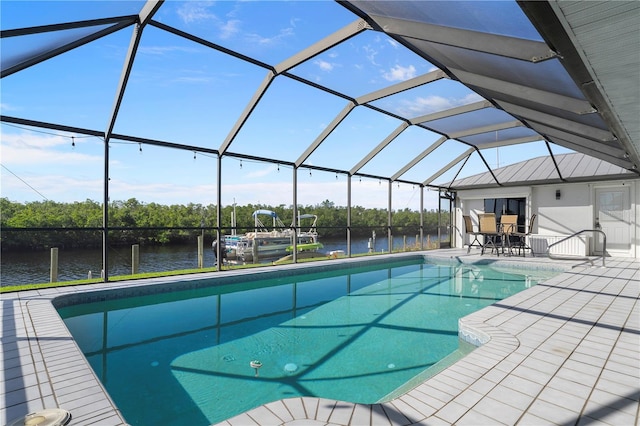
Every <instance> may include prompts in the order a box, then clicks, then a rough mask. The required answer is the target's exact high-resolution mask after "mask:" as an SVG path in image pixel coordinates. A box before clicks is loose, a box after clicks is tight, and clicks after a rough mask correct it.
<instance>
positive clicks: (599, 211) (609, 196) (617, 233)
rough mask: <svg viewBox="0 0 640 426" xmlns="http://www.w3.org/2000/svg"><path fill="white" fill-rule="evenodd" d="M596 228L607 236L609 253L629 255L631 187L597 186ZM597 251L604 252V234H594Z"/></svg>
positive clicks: (598, 252)
mask: <svg viewBox="0 0 640 426" xmlns="http://www.w3.org/2000/svg"><path fill="white" fill-rule="evenodd" d="M595 201H596V202H595V209H596V211H595V228H596V229H601V230H602V231H603V232H604V233H605V235H606V236H607V253H608V254H613V255H617V256H629V255H630V250H631V189H630V187H629V186H620V187H616V188H596V192H595ZM594 239H595V244H594V248H595V252H596V253H597V254H602V249H603V247H602V246H603V238H602V235H600V234H596V235H594Z"/></svg>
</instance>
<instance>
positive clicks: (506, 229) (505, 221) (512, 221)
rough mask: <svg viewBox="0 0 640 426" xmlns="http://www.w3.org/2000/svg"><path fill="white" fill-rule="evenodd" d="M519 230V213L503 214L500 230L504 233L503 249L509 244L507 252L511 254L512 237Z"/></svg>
mask: <svg viewBox="0 0 640 426" xmlns="http://www.w3.org/2000/svg"><path fill="white" fill-rule="evenodd" d="M517 230H518V215H517V214H503V215H502V217H501V218H500V232H501V233H502V241H501V242H502V249H503V250H504V246H505V245H506V246H507V253H508V254H509V256H511V254H512V253H511V238H512V236H513V233H514V232H516V231H517Z"/></svg>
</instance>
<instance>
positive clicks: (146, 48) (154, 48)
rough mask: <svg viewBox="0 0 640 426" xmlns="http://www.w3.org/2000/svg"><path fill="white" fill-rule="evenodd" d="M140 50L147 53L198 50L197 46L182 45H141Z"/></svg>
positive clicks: (157, 53) (192, 51)
mask: <svg viewBox="0 0 640 426" xmlns="http://www.w3.org/2000/svg"><path fill="white" fill-rule="evenodd" d="M138 50H139V52H141V53H145V54H147V55H165V54H167V53H171V52H184V53H195V52H197V51H198V50H197V49H195V48H189V47H182V46H144V45H142V46H140V48H139V49H138Z"/></svg>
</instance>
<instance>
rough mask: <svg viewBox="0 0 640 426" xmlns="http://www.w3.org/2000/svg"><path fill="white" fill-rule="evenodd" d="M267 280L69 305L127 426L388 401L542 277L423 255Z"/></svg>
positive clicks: (70, 323) (76, 333) (71, 322)
mask: <svg viewBox="0 0 640 426" xmlns="http://www.w3.org/2000/svg"><path fill="white" fill-rule="evenodd" d="M258 275H259V276H255V275H254V276H253V277H252V276H251V275H247V276H246V280H243V281H242V282H241V283H237V282H235V283H230V284H224V281H223V282H217V284H219V285H215V286H208V287H206V286H205V287H201V288H198V289H190V290H181V291H174V292H171V293H161V294H150V295H139V294H137V293H135V294H136V296H132V297H124V298H123V297H120V296H118V297H116V298H114V299H111V300H106V301H101V302H91V303H84V304H77V305H70V306H65V307H62V308H59V313H60V315H61V316H62V318H64V321H65V324H66V325H67V327H68V328H69V330H70V332H71V333H72V335H73V337H74V339H75V340H76V342H77V343H78V345H79V346H80V348H81V349H82V351H83V353H84V354H85V356H86V357H87V359H88V360H89V362H90V363H91V366H92V367H93V369H94V371H95V372H96V374H97V376H98V377H100V379H101V380H102V381H103V383H104V384H105V387H106V388H107V390H108V392H109V394H110V395H111V397H112V398H113V399H114V401H115V402H116V404H117V405H118V407H119V409H120V410H121V411H122V413H123V415H124V416H125V417H126V419H127V422H128V423H129V424H131V425H148V424H162V425H167V426H169V425H185V424H188V425H200V424H201V425H209V424H212V423H217V422H220V421H222V420H224V419H225V418H229V417H231V416H234V415H237V414H239V413H240V412H243V411H246V410H248V409H251V408H254V407H256V406H258V405H260V404H264V403H268V402H271V401H273V400H277V399H281V398H287V397H296V396H318V397H322V398H330V399H339V400H346V401H352V402H359V403H365V404H371V403H375V402H377V401H387V400H389V399H391V398H392V394H398V393H404V392H405V391H406V390H407V389H409V388H411V387H413V386H415V383H414V384H411V383H413V382H411V383H408V382H410V381H411V380H412V379H415V380H420V381H422V380H425V379H426V377H427V376H428V375H431V374H434V371H433V370H429V368H430V367H432V366H437V365H438V363H439V362H440V360H442V359H444V358H445V357H447V356H448V355H449V354H451V353H452V352H454V351H456V350H457V348H458V347H459V340H458V331H457V326H458V319H459V318H460V317H463V316H465V315H468V314H470V313H471V312H474V311H476V310H478V309H482V308H483V307H485V306H488V305H490V304H492V303H494V302H495V301H497V300H501V299H502V298H504V297H507V296H509V295H511V294H514V293H517V292H518V291H521V290H523V289H525V288H527V287H529V286H530V285H533V284H535V282H534V281H531V280H530V279H528V277H525V276H524V275H522V274H517V273H514V272H505V271H499V270H495V269H492V268H490V267H485V266H479V267H476V266H471V267H469V266H466V265H455V266H449V265H431V264H423V263H422V262H420V261H416V260H400V261H393V262H382V263H378V262H376V263H375V264H374V265H368V266H357V265H354V267H353V268H351V269H349V270H348V271H346V270H339V271H331V270H324V271H322V272H314V273H312V274H299V275H294V276H286V277H283V276H279V275H278V276H272V275H270V274H269V273H267V274H258ZM223 280H224V279H223ZM479 283H481V285H479ZM137 291H138V290H136V292H137ZM132 293H134V292H133V291H132ZM404 348H411V350H403V349H404ZM253 360H257V361H259V362H260V364H261V367H260V371H259V374H256V373H257V372H256V371H255V369H254V368H253V366H252V362H253ZM435 372H437V371H435ZM178 413H179V415H177V414H178Z"/></svg>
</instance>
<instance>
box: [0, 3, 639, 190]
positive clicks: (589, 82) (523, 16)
mask: <svg viewBox="0 0 640 426" xmlns="http://www.w3.org/2000/svg"><path fill="white" fill-rule="evenodd" d="M52 3H55V2H52ZM122 3H123V6H122V7H123V8H124V7H125V6H126V7H127V8H132V6H133V9H134V10H133V11H131V10H128V11H127V12H125V13H122V14H121V15H113V16H99V17H91V19H80V20H78V19H76V20H73V19H70V20H69V21H68V22H54V23H46V24H41V23H35V22H36V21H34V24H33V25H23V26H20V27H12V26H11V20H10V18H7V17H6V16H5V17H4V18H3V20H2V44H3V45H2V51H3V53H2V67H1V76H2V79H3V87H4V86H5V81H6V83H9V82H10V77H12V76H14V75H18V74H19V73H21V72H24V71H26V70H28V69H30V68H32V67H35V66H37V65H39V64H41V63H44V62H46V61H49V60H51V59H52V58H55V57H57V56H59V55H63V54H66V53H68V52H71V51H73V50H75V49H77V48H79V47H82V46H84V45H87V44H90V43H93V42H95V41H97V40H100V39H101V38H102V37H105V36H107V35H110V34H114V33H116V32H121V31H124V30H127V29H133V32H132V34H131V39H130V43H129V45H128V47H127V50H128V52H127V55H126V57H125V60H124V63H123V64H122V71H121V76H120V82H119V83H118V85H117V88H116V92H115V93H114V97H113V98H111V99H105V102H106V103H110V104H112V105H113V106H112V108H111V109H110V112H109V114H108V116H107V117H105V120H104V121H102V122H106V123H107V124H106V126H105V127H104V128H99V127H91V126H87V125H85V124H84V123H83V122H82V121H74V119H72V118H69V121H68V122H53V121H47V120H46V119H41V118H35V117H30V116H19V115H11V116H10V115H6V114H3V115H2V117H1V119H2V122H5V123H13V124H20V125H28V126H34V127H41V128H48V129H55V130H58V131H66V132H75V133H80V134H87V135H96V136H101V137H104V139H105V141H106V142H107V143H108V142H109V141H111V140H121V141H127V142H131V143H136V144H138V143H139V144H149V145H156V146H163V147H170V148H178V149H184V150H188V151H194V152H196V151H197V152H205V153H210V154H215V155H219V156H230V157H235V158H240V159H242V158H245V159H255V160H260V161H267V162H272V163H278V164H287V165H290V166H293V167H294V168H300V167H305V168H309V169H314V168H315V169H320V170H326V171H331V172H334V171H335V172H336V173H338V172H339V173H345V174H348V175H349V176H357V175H360V176H367V177H375V178H381V179H388V180H389V181H398V182H408V183H417V184H420V185H427V186H439V185H438V184H437V183H436V182H438V181H443V179H444V181H447V182H451V181H455V182H454V185H453V187H455V186H457V185H458V184H460V185H463V186H465V185H467V184H473V185H502V184H505V183H511V182H520V181H521V180H522V179H523V178H525V177H526V176H525V170H519V172H518V173H513V172H512V167H506V168H499V167H498V168H496V169H494V167H492V166H491V165H490V164H489V163H490V162H489V161H488V159H487V156H486V154H485V152H486V150H487V149H489V148H502V147H509V146H518V145H520V144H527V143H531V142H535V141H538V142H539V143H543V144H545V145H546V148H547V150H548V153H549V155H550V156H551V159H550V160H542V159H534V160H531V161H528V162H525V163H524V164H522V165H524V166H525V168H529V167H531V166H532V165H535V164H537V162H540V165H539V166H537V167H536V172H535V173H533V172H532V173H531V174H530V175H529V176H528V179H529V180H531V181H534V182H542V181H545V180H555V179H558V173H560V175H562V178H565V179H568V180H570V179H572V178H576V179H577V178H580V176H578V175H574V173H577V172H575V171H574V172H567V173H566V176H565V170H564V169H563V167H564V162H565V157H564V156H558V155H555V154H554V147H555V146H559V147H563V148H567V149H569V150H573V151H575V152H579V153H582V154H585V155H588V156H591V157H593V158H596V159H598V160H601V161H599V162H597V163H598V165H597V168H596V169H595V170H594V171H598V170H600V168H604V169H607V172H606V173H605V175H610V174H614V175H615V174H616V173H618V174H620V175H621V176H627V175H628V173H626V172H625V170H630V171H632V173H634V174H635V176H638V173H639V172H638V167H639V166H640V136H639V135H640V131H639V127H640V125H639V122H638V121H639V119H640V118H639V117H640V111H639V108H640V96H639V90H640V53H639V52H640V49H639V46H638V44H639V43H638V41H639V40H640V2H638V1H635V0H633V1H589V2H576V1H558V2H555V1H554V2H547V1H532V2H525V1H520V2H511V1H499V2H483V1H341V2H338V3H334V4H333V5H334V6H335V7H338V8H341V9H342V11H340V13H344V12H345V11H348V12H350V13H352V14H353V21H352V22H351V23H350V24H348V25H346V26H344V27H343V28H340V29H337V30H333V32H331V33H330V34H329V35H327V36H325V37H324V38H321V39H319V40H318V41H317V42H316V43H315V44H313V45H310V46H304V47H302V48H301V49H300V50H298V51H297V52H295V53H293V54H292V55H290V56H289V57H288V58H273V59H272V61H273V62H266V61H265V60H263V59H261V58H259V57H257V56H253V57H252V56H250V55H248V54H244V53H241V52H239V51H237V50H234V49H233V45H232V43H230V44H229V45H228V46H225V45H221V44H219V43H218V42H213V41H211V40H209V39H207V37H205V36H203V35H202V34H193V33H189V32H187V31H185V30H184V29H182V28H178V27H176V26H174V25H170V24H167V23H165V22H163V20H162V18H161V17H160V16H161V13H160V12H159V11H161V10H162V8H163V7H164V6H165V5H167V4H175V2H166V3H165V2H164V1H148V2H146V3H144V2H139V3H136V2H122ZM125 3H126V5H125ZM257 3H260V2H256V3H255V4H254V3H248V4H245V7H260V5H258V4H257ZM37 4H38V5H44V3H37ZM77 4H78V3H77V2H61V3H56V5H58V7H63V8H66V9H68V14H69V15H70V16H71V14H72V9H73V8H75V7H76V5H77ZM66 9H65V10H66ZM123 10H124V9H123ZM337 12H338V11H337V9H336V13H337ZM44 15H45V14H43V16H44ZM505 17H508V19H505ZM264 19H265V21H264V22H263V23H267V19H268V18H266V17H265V18H264ZM318 19H321V18H318ZM6 26H8V27H7V28H5V27H6ZM145 28H153V29H154V30H155V31H161V32H164V33H166V34H171V35H174V36H178V37H180V38H183V39H185V40H188V41H190V42H193V43H195V44H197V45H198V46H199V47H203V48H206V49H210V50H211V51H212V52H213V51H215V52H216V53H220V54H223V55H227V56H230V57H233V58H234V59H235V60H239V61H241V62H243V63H245V64H247V65H249V66H251V67H254V68H255V69H257V70H258V71H260V72H261V73H262V75H263V78H262V80H261V82H260V83H259V84H256V85H255V86H254V87H253V89H252V90H253V94H252V95H251V96H250V99H249V101H248V102H247V103H246V104H245V105H244V109H243V110H242V112H241V113H240V114H239V115H237V116H236V118H235V123H233V124H230V125H229V130H228V132H227V133H226V136H224V138H221V140H219V141H218V142H214V143H213V144H212V143H211V141H210V139H207V138H204V137H203V138H202V140H197V138H192V139H190V142H189V143H186V142H185V141H184V140H178V139H160V138H158V137H154V136H153V135H150V136H140V135H132V134H126V133H121V132H117V131H116V130H117V126H116V122H117V121H118V120H119V119H121V118H122V117H120V114H121V112H120V111H121V107H122V105H123V102H124V101H123V99H124V94H125V91H126V90H128V88H129V87H130V86H132V85H134V84H135V82H134V81H131V70H132V67H133V65H134V62H135V60H136V52H137V50H138V49H139V48H140V45H141V43H142V39H141V34H142V30H143V29H145ZM371 32H373V33H377V34H383V35H387V36H389V37H390V38H391V39H393V40H395V41H396V42H397V43H400V44H401V45H402V46H404V47H405V48H407V49H409V50H410V51H411V52H413V53H414V54H415V55H417V57H419V58H422V60H424V69H425V70H427V71H426V72H423V73H422V74H420V75H418V76H416V77H414V78H410V79H407V80H404V81H402V82H399V83H394V84H389V85H386V86H384V87H379V88H377V89H376V90H373V91H369V92H366V93H358V92H357V90H356V89H354V88H349V87H344V88H343V87H340V82H339V81H338V82H336V83H335V86H334V85H329V84H327V85H323V84H319V83H317V82H315V81H312V80H311V79H309V78H307V77H305V76H304V74H303V73H302V72H300V71H299V70H300V69H302V68H303V67H304V65H305V64H307V63H309V62H310V61H312V60H313V59H314V58H316V57H318V55H321V54H323V53H325V52H327V51H330V50H331V49H334V48H338V47H340V46H342V45H344V44H345V43H350V42H357V40H358V38H359V37H363V35H364V34H368V33H371ZM40 36H43V37H40ZM19 40H30V44H29V48H28V49H25V48H23V46H24V45H23V44H21V43H19V42H18V41H19ZM264 72H266V76H264ZM281 79H287V80H288V81H290V82H291V83H292V84H297V85H300V86H301V87H307V88H312V89H314V90H319V91H321V92H324V93H325V94H326V95H327V96H330V97H332V98H333V99H335V100H336V104H341V105H342V109H341V110H340V109H338V110H337V111H338V112H337V113H330V114H329V115H327V117H332V119H330V120H328V122H329V124H328V125H327V126H326V127H325V129H324V130H323V131H322V132H320V134H319V135H317V136H316V137H315V138H314V139H310V140H308V141H306V142H303V143H302V145H298V146H297V147H296V148H297V149H298V150H297V151H295V150H289V151H288V152H287V155H290V157H286V156H285V155H284V154H278V153H276V154H274V153H272V152H265V153H255V152H247V151H243V149H242V144H241V143H240V142H239V140H240V139H241V138H240V137H239V135H240V134H241V132H242V130H243V128H244V127H245V126H247V123H251V120H252V115H253V113H254V111H255V110H256V108H257V107H258V106H259V105H260V104H261V102H264V99H265V97H266V95H267V94H268V93H273V92H274V91H275V90H276V89H274V88H273V87H274V86H275V85H274V84H273V83H274V82H275V81H282V80H281ZM442 84H450V85H452V86H451V87H454V86H453V85H456V87H458V86H459V88H460V90H462V88H464V90H467V91H468V93H469V95H468V96H467V98H468V101H466V102H465V103H461V104H460V105H459V106H455V107H447V108H444V109H441V110H437V111H430V112H428V113H416V112H412V111H403V110H402V109H401V108H399V104H401V102H402V98H401V96H403V95H406V94H408V93H411V94H412V96H418V95H417V94H419V93H429V91H430V89H431V88H432V87H436V85H442ZM7 86H9V84H7ZM416 93H417V94H416ZM168 96H170V95H168ZM363 110H365V111H366V113H367V114H369V113H370V114H375V115H377V116H380V117H386V118H390V119H393V120H395V121H396V122H397V125H396V126H395V128H392V129H387V130H385V131H383V132H379V133H378V134H377V135H376V136H375V137H373V138H371V137H369V139H370V141H369V142H370V145H369V148H367V149H363V150H362V151H361V154H360V156H359V157H357V158H354V157H351V156H342V157H341V158H336V157H337V156H335V155H333V156H332V155H329V156H326V157H325V158H327V159H326V160H325V161H324V162H322V161H318V159H317V158H315V157H314V153H316V152H317V151H318V150H319V148H320V147H322V146H323V144H326V143H328V142H327V141H328V140H329V139H330V137H331V136H332V134H335V133H337V132H338V131H339V130H340V128H341V125H343V123H345V122H347V118H348V117H349V116H352V115H353V114H355V113H354V111H363ZM214 113H215V111H210V112H208V114H209V115H211V114H214ZM410 129H413V130H418V131H421V132H423V134H424V136H423V137H422V140H423V142H421V143H420V145H419V146H417V145H416V144H415V143H414V144H413V145H412V147H413V149H414V151H412V152H411V154H410V157H407V158H406V160H405V161H404V162H402V163H396V164H392V165H387V166H388V167H389V168H388V169H384V168H382V167H381V166H378V165H377V164H380V158H383V159H384V158H385V157H386V156H387V155H388V152H389V149H394V143H395V141H396V139H399V136H400V135H402V134H403V133H406V132H408V131H409V130H410ZM452 147H455V149H452ZM395 149H396V150H399V151H402V149H403V148H402V147H395ZM442 151H446V152H445V153H444V155H443V154H442ZM435 152H439V156H437V157H436V156H435V154H434V153H435ZM447 155H448V156H447ZM285 157H286V158H285ZM345 157H346V158H345ZM554 157H555V160H554V159H553V158H554ZM472 158H473V159H476V161H479V162H480V164H483V165H484V166H485V167H486V169H487V170H488V174H486V175H474V176H472V177H469V178H462V177H461V176H460V175H462V176H464V174H465V172H463V170H464V169H465V165H466V164H467V162H468V161H469V160H470V159H472ZM566 158H569V157H566ZM571 158H576V157H571ZM581 158H582V159H581V160H580V162H581V163H582V162H586V161H587V157H585V156H582V157H581ZM376 160H377V161H378V163H376ZM105 161H106V160H105ZM383 161H384V160H383ZM549 161H551V164H553V163H554V161H555V163H557V164H558V166H557V167H556V166H554V167H550V165H549ZM566 161H568V160H566ZM574 161H575V160H574ZM603 161H604V162H607V163H610V164H612V165H614V166H617V167H609V166H604V163H603ZM374 164H375V165H376V166H372V165H374ZM561 164H563V165H562V167H561ZM522 165H521V166H522ZM513 167H515V166H513ZM592 167H596V164H595V163H593V166H590V167H589V169H592ZM543 171H544V173H543ZM545 173H546V174H545ZM447 174H448V176H449V178H443V176H447ZM598 175H600V174H599V172H598ZM545 176H546V177H545ZM602 176H604V175H602ZM472 182H473V183H472ZM105 185H108V184H107V183H105ZM446 186H447V187H450V186H451V185H449V184H447V185H446Z"/></svg>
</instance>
